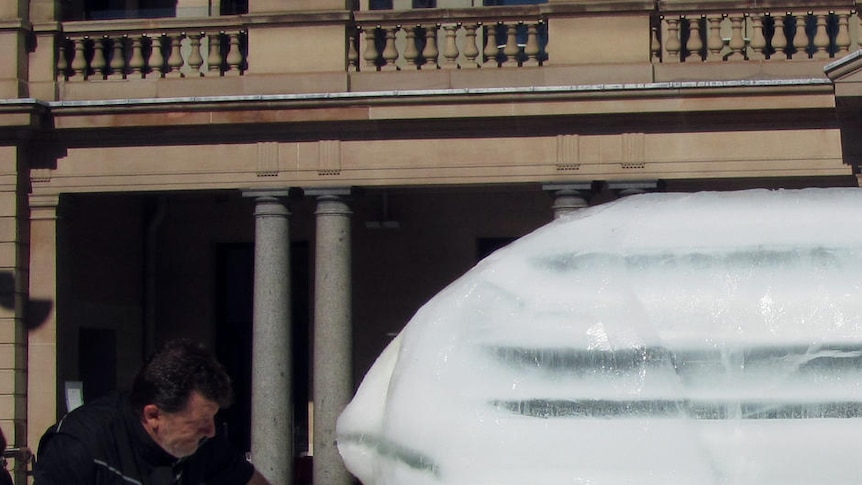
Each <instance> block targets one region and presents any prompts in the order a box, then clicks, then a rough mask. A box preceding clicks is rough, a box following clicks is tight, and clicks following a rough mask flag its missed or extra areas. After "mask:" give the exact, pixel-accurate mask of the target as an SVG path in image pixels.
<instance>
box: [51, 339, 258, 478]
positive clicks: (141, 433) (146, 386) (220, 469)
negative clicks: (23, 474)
mask: <svg viewBox="0 0 862 485" xmlns="http://www.w3.org/2000/svg"><path fill="white" fill-rule="evenodd" d="M231 400H232V391H231V386H230V378H229V377H228V376H227V374H226V373H225V371H224V368H223V367H222V366H221V364H219V363H218V362H217V361H216V360H215V358H214V357H213V356H212V355H211V354H210V353H209V352H207V350H206V349H204V348H203V346H201V345H199V344H195V343H192V342H190V341H188V340H177V341H173V342H170V343H168V344H167V345H166V346H165V347H164V348H163V349H162V350H160V351H159V352H158V353H156V354H155V355H154V356H153V357H152V358H151V359H150V360H149V361H148V362H147V363H146V364H145V365H144V367H143V368H142V369H141V370H140V372H139V373H138V375H137V377H136V378H135V382H134V384H133V387H132V391H131V393H129V394H128V395H120V394H112V395H110V396H108V397H106V398H102V399H99V400H96V401H93V402H92V403H88V404H85V405H83V406H81V407H79V408H78V409H75V410H74V411H72V412H70V413H69V414H67V415H66V416H65V417H63V419H61V420H60V422H59V423H57V424H56V425H54V426H52V427H51V428H49V429H48V431H47V432H46V433H45V435H44V436H43V437H42V439H41V441H40V442H39V450H38V453H37V454H36V465H35V467H34V476H35V483H36V484H37V485H114V484H116V485H120V484H122V485H130V484H132V485H174V484H176V485H204V484H206V485H217V484H223V485H234V484H235V485H269V482H268V481H267V480H266V479H265V478H264V477H263V476H262V475H260V473H258V472H257V471H256V470H255V469H254V467H253V466H252V465H251V463H249V462H248V461H247V460H246V459H245V456H244V454H243V453H241V452H240V451H239V450H236V449H235V448H233V447H231V445H230V444H229V443H228V441H227V439H226V438H225V436H223V435H221V434H217V433H216V425H215V415H216V413H217V412H218V410H219V408H222V407H226V406H228V405H229V404H230V403H231Z"/></svg>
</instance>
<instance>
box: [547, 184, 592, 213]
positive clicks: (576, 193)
mask: <svg viewBox="0 0 862 485" xmlns="http://www.w3.org/2000/svg"><path fill="white" fill-rule="evenodd" d="M591 188H592V183H591V182H580V183H571V184H546V185H543V186H542V190H546V191H549V192H551V194H552V196H553V197H554V205H552V206H551V209H553V211H554V219H559V218H560V217H562V216H564V215H566V214H570V213H572V212H575V211H576V210H578V209H583V208H584V207H588V206H589V205H590V204H589V202H588V198H589V196H590V190H591Z"/></svg>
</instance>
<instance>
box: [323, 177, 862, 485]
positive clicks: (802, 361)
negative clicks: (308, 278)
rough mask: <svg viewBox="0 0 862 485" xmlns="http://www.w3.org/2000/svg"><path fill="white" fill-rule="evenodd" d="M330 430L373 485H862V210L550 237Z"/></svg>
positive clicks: (679, 222) (651, 219)
mask: <svg viewBox="0 0 862 485" xmlns="http://www.w3.org/2000/svg"><path fill="white" fill-rule="evenodd" d="M337 431H338V446H339V449H340V451H341V454H342V456H343V458H344V461H345V463H346V465H347V467H348V469H349V470H350V471H351V472H353V473H354V474H355V475H356V476H357V477H359V478H360V479H361V480H362V483H364V484H365V485H426V484H427V485H432V484H433V485H440V484H446V485H509V484H511V485H531V484H537V485H556V484H566V485H575V484H579V485H586V484H589V485H621V484H638V485H647V484H656V485H658V484H660V485H669V484H670V485H673V484H680V485H701V484H704V485H706V484H710V485H711V484H729V485H778V484H781V485H788V484H805V485H814V484H817V485H828V484H858V483H862V459H860V453H862V189H805V190H797V191H793V190H784V191H766V190H751V191H742V192H726V193H707V192H704V193H695V194H649V195H639V196H632V197H628V198H625V199H622V200H619V201H616V202H613V203H609V204H605V205H601V206H596V207H593V208H590V209H586V210H583V211H582V212H579V213H577V214H575V215H572V216H568V217H565V218H562V219H559V220H557V221H554V222H552V223H550V224H548V225H547V226H545V227H543V228H540V229H539V230H537V231H535V232H534V233H532V234H530V235H528V236H525V237H523V238H521V239H520V240H518V241H516V242H514V243H512V244H511V245H509V246H507V247H506V248H503V249H501V250H499V251H497V252H496V253H494V254H492V255H491V256H490V257H488V258H486V259H485V260H484V261H482V262H481V263H479V264H478V265H477V266H476V267H475V268H473V269H472V270H471V271H469V272H468V273H466V274H465V275H464V276H463V277H461V278H459V279H458V280H457V281H455V282H454V283H452V284H451V285H450V286H449V287H447V288H446V289H444V290H443V291H442V292H440V293H439V294H438V295H437V296H435V297H434V298H432V299H431V300H430V301H429V302H428V303H427V304H426V305H425V306H423V307H422V308H421V309H420V310H419V311H418V312H417V313H416V315H415V316H414V317H413V319H412V320H411V321H410V322H409V323H408V324H407V326H406V327H405V328H404V330H403V331H402V332H401V333H400V335H399V336H398V337H397V338H396V339H395V340H393V341H392V343H391V344H390V345H389V346H388V347H387V349H386V350H385V351H384V352H383V353H382V354H381V355H380V357H379V358H378V360H377V362H376V363H375V364H374V366H373V367H372V368H371V370H370V371H369V372H368V374H367V375H366V377H365V379H364V381H363V382H362V385H361V386H360V388H359V390H358V391H357V393H356V396H355V398H354V400H353V401H352V402H351V403H350V405H349V406H348V407H347V409H346V410H345V411H344V413H343V414H342V415H341V417H340V418H339V422H338V428H337Z"/></svg>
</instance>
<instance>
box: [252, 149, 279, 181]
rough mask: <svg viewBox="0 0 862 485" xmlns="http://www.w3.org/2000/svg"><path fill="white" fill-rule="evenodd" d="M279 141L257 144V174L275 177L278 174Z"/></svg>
mask: <svg viewBox="0 0 862 485" xmlns="http://www.w3.org/2000/svg"><path fill="white" fill-rule="evenodd" d="M278 160H279V154H278V142H260V143H258V144H257V176H258V177H275V176H277V175H278V172H279V169H278Z"/></svg>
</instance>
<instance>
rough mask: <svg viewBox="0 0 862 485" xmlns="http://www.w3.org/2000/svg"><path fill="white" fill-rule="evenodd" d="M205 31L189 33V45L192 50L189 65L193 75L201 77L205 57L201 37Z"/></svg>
mask: <svg viewBox="0 0 862 485" xmlns="http://www.w3.org/2000/svg"><path fill="white" fill-rule="evenodd" d="M203 36H204V33H203V32H200V33H197V34H191V35H189V36H188V37H189V45H190V47H191V52H190V53H189V60H188V65H189V67H190V68H191V70H192V76H197V77H201V76H203V75H204V73H202V72H201V66H203V65H204V57H203V56H202V55H201V37H203Z"/></svg>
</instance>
